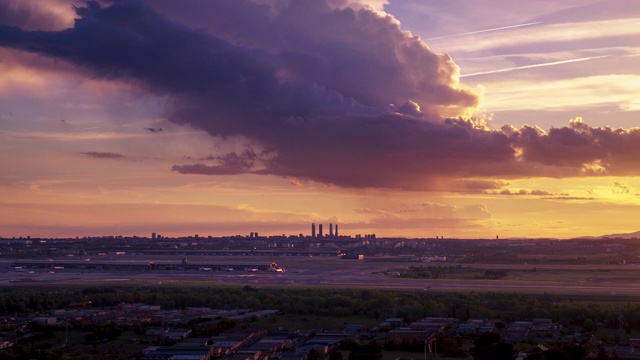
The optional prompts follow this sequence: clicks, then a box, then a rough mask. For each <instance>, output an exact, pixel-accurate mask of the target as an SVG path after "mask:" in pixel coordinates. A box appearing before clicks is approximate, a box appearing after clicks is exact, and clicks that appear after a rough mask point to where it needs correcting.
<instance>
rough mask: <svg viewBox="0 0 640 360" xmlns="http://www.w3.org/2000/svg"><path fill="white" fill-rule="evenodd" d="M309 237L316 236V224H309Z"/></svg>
mask: <svg viewBox="0 0 640 360" xmlns="http://www.w3.org/2000/svg"><path fill="white" fill-rule="evenodd" d="M311 237H313V238H314V237H316V224H315V223H312V224H311Z"/></svg>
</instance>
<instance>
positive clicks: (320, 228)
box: [318, 224, 322, 237]
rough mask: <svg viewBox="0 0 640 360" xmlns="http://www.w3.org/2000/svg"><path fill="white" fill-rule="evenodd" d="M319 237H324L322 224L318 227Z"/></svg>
mask: <svg viewBox="0 0 640 360" xmlns="http://www.w3.org/2000/svg"><path fill="white" fill-rule="evenodd" d="M318 236H319V237H322V224H319V225H318Z"/></svg>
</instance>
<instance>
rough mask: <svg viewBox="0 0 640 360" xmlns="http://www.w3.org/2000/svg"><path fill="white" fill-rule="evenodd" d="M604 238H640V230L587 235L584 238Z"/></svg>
mask: <svg viewBox="0 0 640 360" xmlns="http://www.w3.org/2000/svg"><path fill="white" fill-rule="evenodd" d="M587 238H588V239H602V238H618V239H633V238H640V231H636V232H632V233H626V234H609V235H601V236H585V237H583V238H582V239H587Z"/></svg>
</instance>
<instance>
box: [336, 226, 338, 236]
mask: <svg viewBox="0 0 640 360" xmlns="http://www.w3.org/2000/svg"><path fill="white" fill-rule="evenodd" d="M337 236H338V224H336V237H337Z"/></svg>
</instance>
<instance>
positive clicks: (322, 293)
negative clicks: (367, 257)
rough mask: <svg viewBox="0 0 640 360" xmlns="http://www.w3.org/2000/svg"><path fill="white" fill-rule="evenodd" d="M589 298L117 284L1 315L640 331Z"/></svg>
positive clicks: (639, 314)
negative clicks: (161, 312)
mask: <svg viewBox="0 0 640 360" xmlns="http://www.w3.org/2000/svg"><path fill="white" fill-rule="evenodd" d="M609 300H610V301H607V299H600V300H599V301H593V299H592V298H588V297H584V298H583V299H580V298H575V297H573V298H570V297H567V296H560V295H554V294H538V295H531V294H519V293H503V292H452V293H440V292H437V293H436V292H419V291H396V290H388V291H387V290H376V289H324V288H322V289H320V288H306V289H302V288H280V289H276V288H255V287H251V286H245V287H237V288H227V287H224V288H218V287H117V286H99V287H88V288H84V289H60V288H55V289H54V288H4V289H0V315H2V316H7V315H14V314H23V313H33V312H47V311H51V310H55V309H61V308H69V307H71V306H74V304H77V303H79V302H84V301H91V307H98V308H100V307H110V306H114V305H117V304H119V303H123V302H124V303H136V302H142V303H146V304H149V305H160V306H161V307H162V309H166V310H169V309H184V308H186V307H209V308H214V309H235V308H250V309H256V310H259V309H274V310H279V311H281V312H283V313H293V314H309V315H317V316H335V317H346V316H358V317H364V318H372V319H385V318H388V317H403V318H406V319H407V320H409V321H411V320H417V319H420V318H423V317H427V316H432V317H454V318H458V319H461V320H463V321H464V320H467V319H469V318H489V319H499V320H501V321H504V322H512V321H515V320H518V319H533V318H550V319H552V320H553V321H555V322H558V323H560V324H561V325H564V326H570V325H575V326H583V324H584V323H585V321H586V320H592V321H593V322H594V323H595V324H596V326H604V327H606V328H618V327H619V326H620V323H619V321H620V319H622V321H623V326H624V327H625V328H627V329H631V328H639V327H640V304H638V303H635V302H621V301H613V300H616V299H614V298H612V299H609Z"/></svg>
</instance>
